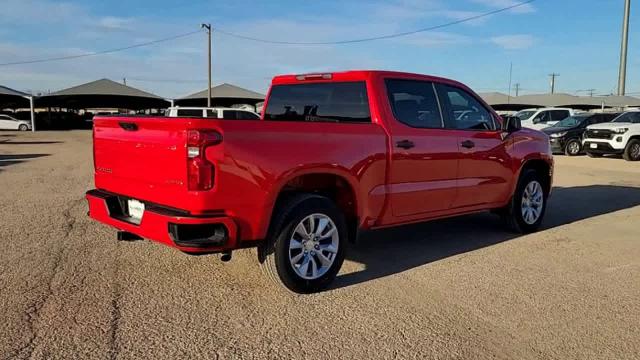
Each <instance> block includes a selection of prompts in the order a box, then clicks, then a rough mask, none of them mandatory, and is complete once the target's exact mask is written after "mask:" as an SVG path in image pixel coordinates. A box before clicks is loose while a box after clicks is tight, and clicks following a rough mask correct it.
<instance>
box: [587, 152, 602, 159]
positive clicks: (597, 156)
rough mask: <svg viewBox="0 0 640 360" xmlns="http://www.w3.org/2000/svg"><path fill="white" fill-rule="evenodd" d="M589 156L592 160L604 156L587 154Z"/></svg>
mask: <svg viewBox="0 0 640 360" xmlns="http://www.w3.org/2000/svg"><path fill="white" fill-rule="evenodd" d="M587 156H588V157H590V158H599V157H602V154H597V153H592V152H587Z"/></svg>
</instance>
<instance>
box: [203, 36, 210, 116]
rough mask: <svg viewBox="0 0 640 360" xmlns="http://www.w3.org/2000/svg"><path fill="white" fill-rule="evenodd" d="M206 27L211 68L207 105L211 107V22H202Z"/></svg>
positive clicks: (208, 64) (208, 63)
mask: <svg viewBox="0 0 640 360" xmlns="http://www.w3.org/2000/svg"><path fill="white" fill-rule="evenodd" d="M202 27H203V28H204V29H207V36H208V42H207V45H208V48H209V61H208V62H207V66H208V70H209V86H208V87H207V107H211V24H202Z"/></svg>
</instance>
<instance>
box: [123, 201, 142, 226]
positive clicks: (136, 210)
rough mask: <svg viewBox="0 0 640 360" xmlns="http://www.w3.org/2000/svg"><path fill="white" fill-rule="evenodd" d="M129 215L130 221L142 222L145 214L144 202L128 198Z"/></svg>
mask: <svg viewBox="0 0 640 360" xmlns="http://www.w3.org/2000/svg"><path fill="white" fill-rule="evenodd" d="M126 204H127V208H126V209H127V215H129V221H131V222H132V223H134V224H140V222H141V221H142V216H143V215H144V203H143V202H140V201H138V200H135V199H127V203H126Z"/></svg>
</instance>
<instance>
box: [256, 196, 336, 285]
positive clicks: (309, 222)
mask: <svg viewBox="0 0 640 360" xmlns="http://www.w3.org/2000/svg"><path fill="white" fill-rule="evenodd" d="M347 234H348V232H347V225H346V222H345V219H344V215H343V214H342V212H341V211H340V209H338V208H337V207H336V205H335V204H334V203H333V202H332V201H331V200H329V199H328V198H326V197H324V196H319V195H313V194H299V195H295V196H293V197H291V198H289V199H288V200H287V201H285V202H283V204H282V205H281V206H279V207H278V208H277V210H276V213H275V214H274V220H273V223H272V227H271V229H270V235H269V236H268V238H267V239H266V240H265V241H264V242H263V243H262V244H261V245H260V246H259V247H258V260H259V261H260V263H261V265H262V267H263V269H264V270H265V272H266V273H267V274H268V275H269V277H270V278H271V279H272V280H274V281H275V282H277V283H279V284H281V285H284V286H285V287H286V288H287V289H289V290H291V291H293V292H296V293H312V292H317V291H320V290H323V289H325V288H326V287H327V286H328V285H329V284H330V283H331V282H332V281H333V280H334V279H335V277H336V275H337V274H338V271H339V270H340V267H341V266H342V262H343V261H344V256H345V248H346V245H347Z"/></svg>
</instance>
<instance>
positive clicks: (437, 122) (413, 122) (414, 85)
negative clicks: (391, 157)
mask: <svg viewBox="0 0 640 360" xmlns="http://www.w3.org/2000/svg"><path fill="white" fill-rule="evenodd" d="M385 83H386V86H387V96H388V97H389V104H390V105H391V110H392V111H393V115H394V117H395V118H396V120H398V121H399V122H401V123H403V124H405V125H408V126H411V127H414V128H425V129H440V128H442V127H443V123H442V115H441V114H440V107H439V106H438V99H437V97H436V92H435V90H434V88H433V83H431V82H427V81H419V80H404V79H387V80H386V81H385Z"/></svg>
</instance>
